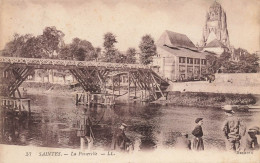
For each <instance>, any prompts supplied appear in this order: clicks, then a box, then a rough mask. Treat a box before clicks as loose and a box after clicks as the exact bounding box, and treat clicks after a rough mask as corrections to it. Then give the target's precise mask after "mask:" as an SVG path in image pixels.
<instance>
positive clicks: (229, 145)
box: [223, 105, 246, 151]
mask: <svg viewBox="0 0 260 163" xmlns="http://www.w3.org/2000/svg"><path fill="white" fill-rule="evenodd" d="M223 109H224V111H225V114H226V116H227V118H226V120H225V122H224V126H223V132H224V136H225V137H226V140H225V143H226V150H234V151H238V150H239V147H240V139H241V137H242V136H243V135H245V130H246V127H245V125H244V124H243V122H242V121H241V120H240V119H238V118H237V117H235V116H234V114H235V112H234V111H233V109H232V106H231V105H225V106H224V108H223Z"/></svg>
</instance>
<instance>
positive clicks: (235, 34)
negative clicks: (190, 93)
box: [0, 0, 260, 52]
mask: <svg viewBox="0 0 260 163" xmlns="http://www.w3.org/2000/svg"><path fill="white" fill-rule="evenodd" d="M214 1H215V0H0V49H3V48H4V45H5V44H6V43H7V42H8V41H10V40H12V38H13V35H14V33H18V34H28V33H29V34H33V35H35V36H36V35H40V34H42V31H43V29H44V28H45V27H47V26H56V28H57V29H59V30H61V31H63V33H64V34H65V37H64V40H65V43H71V41H72V39H73V38H75V37H78V38H80V39H85V40H88V41H90V42H91V43H92V44H93V46H95V47H101V48H102V47H103V37H104V34H105V33H106V32H112V33H113V34H115V35H116V36H117V37H116V38H117V41H118V43H117V44H116V47H117V48H118V49H119V50H121V51H126V50H127V49H128V48H129V47H134V48H138V45H139V43H140V41H141V37H142V36H144V35H145V34H150V35H151V36H152V37H153V38H154V39H155V41H156V40H158V39H159V37H160V35H161V34H162V33H163V32H164V31H165V30H170V31H174V32H178V33H182V34H185V35H187V36H188V37H189V38H190V39H191V40H192V41H193V43H194V44H196V43H197V42H200V40H201V38H202V30H203V26H204V24H205V16H206V12H207V11H208V9H209V7H210V5H211V4H212V3H213V2H214ZM217 2H219V3H220V4H221V5H222V8H223V9H224V10H225V12H226V15H227V26H228V27H227V28H228V32H229V38H230V43H231V45H233V46H234V47H235V48H238V47H241V48H245V49H247V50H248V51H249V52H255V51H259V49H260V47H259V46H260V45H259V43H260V26H259V25H260V19H259V18H260V1H259V0H217Z"/></svg>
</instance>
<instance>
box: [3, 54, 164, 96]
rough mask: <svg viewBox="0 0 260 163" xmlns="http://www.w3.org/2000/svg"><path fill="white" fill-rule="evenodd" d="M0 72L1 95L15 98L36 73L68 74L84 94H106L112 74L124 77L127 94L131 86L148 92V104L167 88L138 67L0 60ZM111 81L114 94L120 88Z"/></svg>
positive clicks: (154, 76) (59, 61)
mask: <svg viewBox="0 0 260 163" xmlns="http://www.w3.org/2000/svg"><path fill="white" fill-rule="evenodd" d="M0 68H1V70H0V71H1V74H2V75H1V95H2V96H8V97H15V94H16V93H15V92H17V94H18V96H19V97H21V94H20V92H19V89H18V88H19V86H20V85H21V84H22V83H23V82H24V81H25V80H26V79H27V77H28V76H29V75H31V74H33V72H34V70H36V69H59V70H61V69H63V70H69V71H70V72H71V74H72V75H73V76H74V77H75V79H76V80H77V81H78V82H79V84H80V85H81V86H82V88H83V89H84V90H85V91H86V92H93V93H106V86H107V79H108V78H109V77H110V76H111V73H113V72H114V73H115V72H116V73H119V72H120V73H121V74H122V73H124V74H126V75H127V77H128V92H129V93H130V85H131V84H132V85H134V86H135V89H136V88H138V89H140V90H145V91H147V92H148V96H147V97H149V98H150V100H151V99H152V100H156V99H159V98H160V97H164V96H165V90H166V89H167V87H168V86H169V84H168V83H167V81H165V80H164V79H163V78H162V77H160V76H159V75H158V74H156V73H155V72H154V71H153V70H152V69H150V68H149V67H148V66H144V65H139V64H123V63H108V62H95V61H74V60H55V59H37V58H17V57H0ZM112 81H113V93H114V86H115V85H117V86H118V85H119V87H120V80H119V83H114V80H112Z"/></svg>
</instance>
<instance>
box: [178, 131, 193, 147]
mask: <svg viewBox="0 0 260 163" xmlns="http://www.w3.org/2000/svg"><path fill="white" fill-rule="evenodd" d="M175 147H176V148H177V149H183V150H191V141H190V140H189V139H188V134H187V133H181V136H180V137H178V138H177V140H176V144H175Z"/></svg>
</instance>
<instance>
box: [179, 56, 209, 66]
mask: <svg viewBox="0 0 260 163" xmlns="http://www.w3.org/2000/svg"><path fill="white" fill-rule="evenodd" d="M200 61H201V64H203V65H206V60H205V59H201V60H200V59H199V58H187V63H188V64H193V63H194V64H198V65H199V64H200ZM179 63H186V57H180V58H179Z"/></svg>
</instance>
